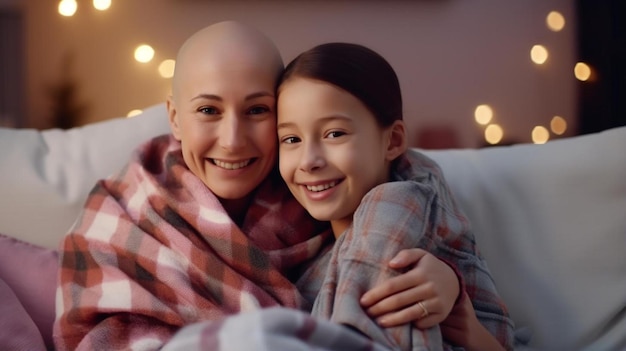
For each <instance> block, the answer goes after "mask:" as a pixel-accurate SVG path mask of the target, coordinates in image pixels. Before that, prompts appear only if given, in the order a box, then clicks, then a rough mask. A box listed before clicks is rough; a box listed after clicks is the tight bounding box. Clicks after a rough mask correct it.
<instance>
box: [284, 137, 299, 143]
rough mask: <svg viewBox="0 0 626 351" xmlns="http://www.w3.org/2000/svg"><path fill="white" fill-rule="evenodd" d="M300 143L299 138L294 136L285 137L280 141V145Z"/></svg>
mask: <svg viewBox="0 0 626 351" xmlns="http://www.w3.org/2000/svg"><path fill="white" fill-rule="evenodd" d="M298 142H300V138H298V137H295V136H290V137H285V138H282V139H281V143H283V144H295V143H298Z"/></svg>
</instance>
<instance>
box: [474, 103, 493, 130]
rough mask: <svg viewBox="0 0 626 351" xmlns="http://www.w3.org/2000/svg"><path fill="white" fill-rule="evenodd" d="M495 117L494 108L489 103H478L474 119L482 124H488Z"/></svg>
mask: <svg viewBox="0 0 626 351" xmlns="http://www.w3.org/2000/svg"><path fill="white" fill-rule="evenodd" d="M492 118H493V110H492V109H491V106H489V105H478V106H477V107H476V109H475V110H474V119H475V120H476V123H478V124H480V125H487V124H489V122H491V119H492Z"/></svg>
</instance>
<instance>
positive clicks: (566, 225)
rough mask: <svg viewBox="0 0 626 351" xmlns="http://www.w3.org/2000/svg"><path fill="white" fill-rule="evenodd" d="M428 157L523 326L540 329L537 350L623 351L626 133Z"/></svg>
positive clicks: (434, 153)
mask: <svg viewBox="0 0 626 351" xmlns="http://www.w3.org/2000/svg"><path fill="white" fill-rule="evenodd" d="M425 153H426V154H427V155H429V156H430V157H432V158H433V159H434V160H435V161H437V162H438V163H439V165H440V166H441V167H442V169H443V172H444V174H445V176H446V179H447V180H448V182H449V184H450V186H451V188H452V191H453V193H454V194H455V195H456V198H457V200H459V202H460V205H461V207H462V208H463V209H464V210H465V212H466V214H467V215H468V216H469V218H470V222H471V223H472V226H473V228H474V232H475V235H476V238H477V242H478V244H479V247H480V248H481V249H482V251H483V253H484V254H485V256H486V258H487V262H488V264H489V266H490V268H491V271H492V273H493V275H494V277H495V280H496V285H497V286H498V289H499V291H500V293H501V294H502V296H503V297H504V299H505V301H506V302H507V303H508V305H509V307H510V312H511V314H512V316H513V318H514V320H515V321H516V323H517V325H518V326H524V325H527V326H528V325H532V326H533V327H532V332H533V334H534V336H533V345H537V346H540V349H541V350H581V349H589V350H618V349H620V350H624V349H626V254H625V251H626V127H622V128H616V129H613V130H608V131H604V132H601V133H598V134H590V135H584V136H578V137H573V138H568V139H561V140H556V141H551V142H549V143H547V144H544V145H530V144H525V145H516V146H511V147H495V148H487V149H480V150H444V151H426V152H425ZM594 339H596V340H595V342H593V343H592V341H593V340H594Z"/></svg>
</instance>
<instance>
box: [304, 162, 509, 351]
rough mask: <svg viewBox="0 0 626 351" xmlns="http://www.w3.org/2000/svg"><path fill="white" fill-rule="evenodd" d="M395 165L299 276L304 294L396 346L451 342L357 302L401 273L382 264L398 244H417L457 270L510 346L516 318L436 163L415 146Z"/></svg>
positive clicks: (323, 313)
mask: <svg viewBox="0 0 626 351" xmlns="http://www.w3.org/2000/svg"><path fill="white" fill-rule="evenodd" d="M394 170H395V174H394V177H393V179H394V180H395V181H393V182H389V183H385V184H381V185H379V186H377V187H375V188H374V189H372V190H371V191H370V192H368V193H367V194H366V196H365V197H364V198H363V201H362V202H361V205H360V206H359V208H358V210H357V211H356V213H355V215H354V222H353V224H352V226H351V227H350V228H349V229H348V230H346V232H344V233H343V234H342V235H341V236H340V237H339V238H338V240H337V242H336V244H335V245H334V247H333V249H332V250H330V251H329V252H327V253H325V254H324V255H323V256H321V257H320V258H318V262H317V264H316V265H314V266H312V267H311V268H310V269H309V271H308V272H306V274H304V275H303V277H302V279H301V281H299V282H298V286H299V287H300V288H301V291H302V292H303V294H304V295H305V297H307V298H308V299H313V298H314V299H315V304H314V307H313V312H312V314H313V315H314V316H318V317H322V318H324V319H330V320H331V321H334V322H336V323H341V324H346V325H350V326H353V327H354V328H356V329H357V330H360V331H361V332H362V333H364V334H365V335H368V336H370V337H371V338H372V339H373V340H375V341H377V342H378V343H380V344H382V345H386V346H388V347H390V348H392V349H394V350H422V349H424V348H426V349H428V350H441V349H442V347H443V349H450V348H451V346H450V345H448V344H446V343H445V342H444V343H442V340H441V333H440V330H439V328H438V327H434V328H431V329H428V330H418V329H416V328H415V327H412V325H410V324H407V325H404V326H401V327H396V328H388V329H381V328H380V327H379V326H378V325H377V324H376V323H375V322H373V321H372V320H371V319H370V318H369V317H368V316H367V315H366V314H365V313H364V311H363V310H362V308H361V306H360V305H359V302H358V301H359V298H360V296H361V295H363V294H364V293H365V292H366V291H367V290H369V289H370V288H372V287H374V286H375V285H377V284H378V283H380V282H383V281H385V280H386V279H389V278H390V277H392V276H395V275H398V274H399V273H398V272H397V271H395V270H391V269H388V268H387V263H388V262H389V260H391V258H393V257H394V256H395V255H396V254H397V253H398V251H400V250H401V249H405V248H413V247H420V248H423V249H425V250H427V251H429V252H430V253H432V254H433V255H435V256H437V257H438V258H440V259H442V260H444V261H445V262H447V263H449V264H450V265H451V266H452V267H453V268H455V270H456V271H457V274H461V278H462V281H463V285H464V288H465V289H466V291H467V293H468V295H469V297H470V298H471V300H472V303H473V305H474V308H475V310H476V314H477V316H478V318H479V320H480V321H481V323H482V324H483V325H484V326H485V327H486V328H487V329H488V330H489V331H490V332H491V333H492V334H493V335H494V336H495V337H496V338H497V339H498V340H499V341H500V343H501V344H502V345H504V346H505V347H506V348H507V349H512V348H513V339H514V334H513V332H514V325H513V321H512V320H511V318H510V317H509V315H508V312H507V309H506V306H505V305H504V302H503V300H502V299H501V298H500V296H499V295H498V293H497V291H496V287H495V284H494V281H493V279H492V277H491V274H490V273H489V269H488V267H487V264H486V262H485V260H484V258H483V257H482V255H481V254H480V252H479V251H478V249H477V247H476V243H475V240H474V235H473V233H472V232H471V230H470V226H469V223H468V220H467V219H466V217H465V215H464V214H463V213H462V212H461V210H460V208H459V207H458V206H457V205H456V203H455V201H454V199H453V197H452V194H451V192H450V190H449V189H448V186H447V184H446V182H445V180H444V177H443V174H442V172H441V170H440V169H439V167H438V166H437V164H436V163H434V162H433V161H432V160H430V159H429V158H427V157H426V156H424V155H422V154H420V153H418V152H415V151H409V152H408V153H407V155H406V157H403V158H401V159H400V160H398V163H397V164H396V165H395V167H394ZM318 291H319V293H318Z"/></svg>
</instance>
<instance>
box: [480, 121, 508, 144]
mask: <svg viewBox="0 0 626 351" xmlns="http://www.w3.org/2000/svg"><path fill="white" fill-rule="evenodd" d="M503 136H504V131H503V130H502V127H500V126H499V125H497V124H490V125H488V126H487V128H485V141H487V142H488V143H489V144H491V145H495V144H497V143H499V142H500V141H501V140H502V137H503Z"/></svg>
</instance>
